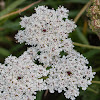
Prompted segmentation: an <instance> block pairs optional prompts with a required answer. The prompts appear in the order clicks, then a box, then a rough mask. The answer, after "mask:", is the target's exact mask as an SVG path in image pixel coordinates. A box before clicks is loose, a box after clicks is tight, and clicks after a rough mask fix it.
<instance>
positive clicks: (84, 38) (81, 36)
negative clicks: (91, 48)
mask: <svg viewBox="0 0 100 100" xmlns="http://www.w3.org/2000/svg"><path fill="white" fill-rule="evenodd" d="M76 33H77V36H78V37H79V39H80V40H81V42H82V43H84V44H89V42H88V40H87V38H86V37H85V36H84V35H83V33H82V32H81V31H80V29H79V28H78V27H77V28H76Z"/></svg>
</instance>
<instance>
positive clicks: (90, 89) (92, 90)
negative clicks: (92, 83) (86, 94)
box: [87, 87, 98, 94]
mask: <svg viewBox="0 0 100 100" xmlns="http://www.w3.org/2000/svg"><path fill="white" fill-rule="evenodd" d="M87 90H89V91H91V92H94V93H95V94H98V92H97V91H96V90H94V89H92V88H90V87H88V88H87Z"/></svg>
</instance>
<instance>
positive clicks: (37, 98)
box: [35, 91, 43, 100]
mask: <svg viewBox="0 0 100 100" xmlns="http://www.w3.org/2000/svg"><path fill="white" fill-rule="evenodd" d="M42 95H43V91H38V92H37V95H36V99H35V100H42Z"/></svg>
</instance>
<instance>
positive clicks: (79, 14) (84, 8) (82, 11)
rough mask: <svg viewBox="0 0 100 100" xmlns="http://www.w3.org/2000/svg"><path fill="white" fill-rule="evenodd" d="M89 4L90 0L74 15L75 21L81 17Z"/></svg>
mask: <svg viewBox="0 0 100 100" xmlns="http://www.w3.org/2000/svg"><path fill="white" fill-rule="evenodd" d="M90 4H91V0H90V1H89V2H88V3H87V4H86V5H85V6H84V7H83V8H82V9H81V11H80V12H79V13H78V15H77V16H76V17H75V19H74V22H75V23H76V22H77V21H78V19H79V18H80V17H81V15H82V14H83V13H84V12H85V10H86V9H87V8H88V7H89V5H90Z"/></svg>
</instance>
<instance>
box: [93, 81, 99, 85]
mask: <svg viewBox="0 0 100 100" xmlns="http://www.w3.org/2000/svg"><path fill="white" fill-rule="evenodd" d="M92 83H96V84H100V81H92Z"/></svg>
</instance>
